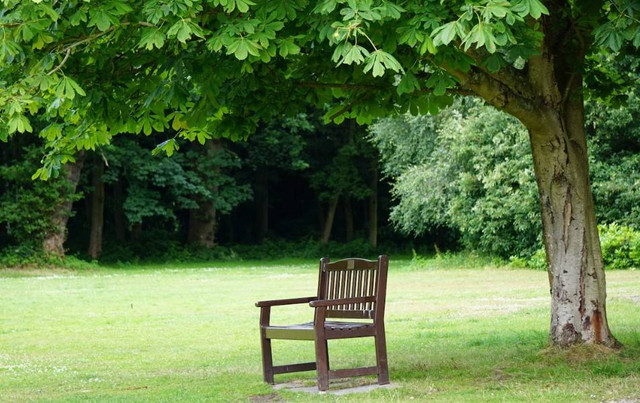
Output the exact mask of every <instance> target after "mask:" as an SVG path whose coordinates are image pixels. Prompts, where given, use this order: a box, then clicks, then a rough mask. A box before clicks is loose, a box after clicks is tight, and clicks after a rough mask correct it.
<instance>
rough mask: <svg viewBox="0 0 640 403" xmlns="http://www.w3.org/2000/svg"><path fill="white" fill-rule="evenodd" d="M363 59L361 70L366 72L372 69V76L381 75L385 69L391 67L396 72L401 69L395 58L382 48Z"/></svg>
mask: <svg viewBox="0 0 640 403" xmlns="http://www.w3.org/2000/svg"><path fill="white" fill-rule="evenodd" d="M365 60H366V62H365V65H364V68H363V71H364V72H365V73H368V72H369V71H371V70H372V71H373V76H374V77H382V76H383V75H384V72H385V70H386V69H391V70H393V71H395V72H396V73H397V72H400V71H403V69H402V66H401V65H400V63H399V62H398V61H397V60H396V58H395V57H393V56H392V55H390V54H389V53H387V52H385V51H383V50H382V49H378V50H376V51H375V52H372V53H370V54H369V55H367V57H366V59H365Z"/></svg>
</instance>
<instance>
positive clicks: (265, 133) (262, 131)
mask: <svg viewBox="0 0 640 403" xmlns="http://www.w3.org/2000/svg"><path fill="white" fill-rule="evenodd" d="M313 119H314V117H312V116H308V115H307V114H305V113H301V114H299V115H297V116H295V117H286V116H282V117H276V118H274V119H273V120H271V121H269V122H267V123H266V124H264V125H263V126H262V127H260V128H259V129H258V130H257V131H256V132H255V133H254V134H253V135H252V136H251V137H249V138H248V139H247V141H246V142H242V143H240V146H241V148H242V149H243V151H244V154H245V160H244V163H245V165H246V167H247V168H249V169H251V170H252V171H253V189H254V196H255V197H254V201H255V204H256V217H257V220H256V235H257V240H258V242H262V241H263V240H264V238H265V237H266V236H267V233H268V232H269V205H270V202H271V197H270V195H269V189H270V183H271V182H273V181H274V180H277V179H278V177H277V176H278V173H282V172H283V171H302V170H305V169H307V168H308V167H309V163H308V162H307V161H306V160H305V157H304V156H303V150H304V147H305V145H306V141H305V138H304V137H305V134H308V133H310V132H312V131H313V130H315V128H316V127H315V126H314V123H315V122H313Z"/></svg>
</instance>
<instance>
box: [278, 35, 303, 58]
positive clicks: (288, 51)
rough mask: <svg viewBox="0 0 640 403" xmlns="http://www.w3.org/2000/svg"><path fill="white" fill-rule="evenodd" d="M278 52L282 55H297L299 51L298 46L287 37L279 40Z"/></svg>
mask: <svg viewBox="0 0 640 403" xmlns="http://www.w3.org/2000/svg"><path fill="white" fill-rule="evenodd" d="M278 53H280V56H282V57H287V56H289V55H297V54H298V53H300V47H299V46H298V45H296V44H295V43H294V42H293V40H290V39H287V40H284V41H281V42H280V49H279V52H278Z"/></svg>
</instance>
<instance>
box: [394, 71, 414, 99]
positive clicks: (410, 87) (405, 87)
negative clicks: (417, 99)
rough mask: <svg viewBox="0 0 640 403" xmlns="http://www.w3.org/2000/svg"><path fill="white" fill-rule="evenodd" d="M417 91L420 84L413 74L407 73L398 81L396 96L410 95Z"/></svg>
mask: <svg viewBox="0 0 640 403" xmlns="http://www.w3.org/2000/svg"><path fill="white" fill-rule="evenodd" d="M419 89H420V83H419V82H418V79H417V78H416V76H415V75H413V73H411V72H410V71H409V72H407V73H406V74H405V75H403V76H402V80H400V83H398V88H397V91H398V95H402V94H410V93H412V92H413V91H415V90H419Z"/></svg>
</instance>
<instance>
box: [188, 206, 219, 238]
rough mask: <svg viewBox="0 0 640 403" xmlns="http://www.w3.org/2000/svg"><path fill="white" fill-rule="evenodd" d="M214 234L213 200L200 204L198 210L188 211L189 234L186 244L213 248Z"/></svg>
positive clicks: (214, 210)
mask: <svg viewBox="0 0 640 403" xmlns="http://www.w3.org/2000/svg"><path fill="white" fill-rule="evenodd" d="M215 233H216V209H215V207H214V205H213V200H208V201H205V202H201V203H200V207H199V208H198V209H193V210H189V234H188V236H187V242H188V243H190V244H196V245H199V246H203V247H205V248H209V249H210V248H213V247H214V245H215Z"/></svg>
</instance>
